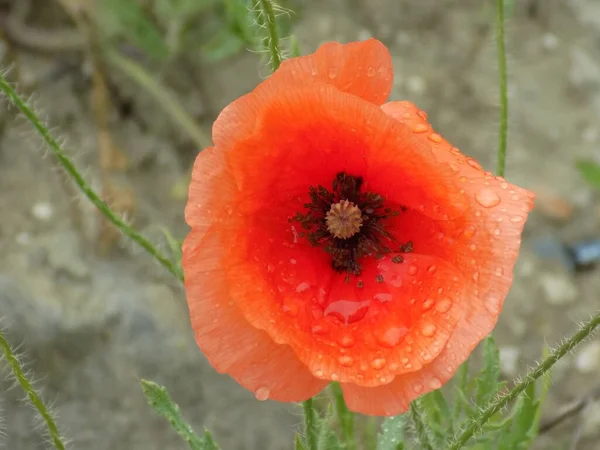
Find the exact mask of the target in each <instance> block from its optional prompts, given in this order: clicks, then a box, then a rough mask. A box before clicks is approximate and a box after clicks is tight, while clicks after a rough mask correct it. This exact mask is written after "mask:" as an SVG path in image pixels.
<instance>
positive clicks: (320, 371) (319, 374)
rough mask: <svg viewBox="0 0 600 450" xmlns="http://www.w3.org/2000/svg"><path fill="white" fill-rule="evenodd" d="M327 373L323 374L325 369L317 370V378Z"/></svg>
mask: <svg viewBox="0 0 600 450" xmlns="http://www.w3.org/2000/svg"><path fill="white" fill-rule="evenodd" d="M324 373H325V372H323V369H317V370H315V376H317V377H322V376H323V375H324Z"/></svg>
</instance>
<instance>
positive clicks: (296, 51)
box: [290, 34, 302, 58]
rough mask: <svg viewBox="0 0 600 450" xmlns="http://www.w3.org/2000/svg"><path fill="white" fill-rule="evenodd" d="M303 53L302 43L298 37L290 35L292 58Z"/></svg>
mask: <svg viewBox="0 0 600 450" xmlns="http://www.w3.org/2000/svg"><path fill="white" fill-rule="evenodd" d="M301 55H302V50H300V43H299V42H298V38H297V37H296V36H295V35H293V34H292V35H291V36H290V56H291V57H292V58H297V57H298V56H301Z"/></svg>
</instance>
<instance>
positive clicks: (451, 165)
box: [450, 163, 460, 172]
mask: <svg viewBox="0 0 600 450" xmlns="http://www.w3.org/2000/svg"><path fill="white" fill-rule="evenodd" d="M450 168H451V169H452V172H459V171H460V167H458V166H457V165H456V164H454V163H450Z"/></svg>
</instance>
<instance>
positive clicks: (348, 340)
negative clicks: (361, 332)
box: [340, 334, 354, 348]
mask: <svg viewBox="0 0 600 450" xmlns="http://www.w3.org/2000/svg"><path fill="white" fill-rule="evenodd" d="M340 345H341V346H342V347H346V348H349V347H352V346H353V345H354V336H352V335H351V334H344V335H342V337H341V338H340Z"/></svg>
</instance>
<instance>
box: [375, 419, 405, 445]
mask: <svg viewBox="0 0 600 450" xmlns="http://www.w3.org/2000/svg"><path fill="white" fill-rule="evenodd" d="M405 421H406V414H402V415H400V416H396V417H388V418H387V419H385V420H384V421H383V424H382V425H381V431H380V432H379V435H378V436H377V450H404V448H405V445H404V427H405Z"/></svg>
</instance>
